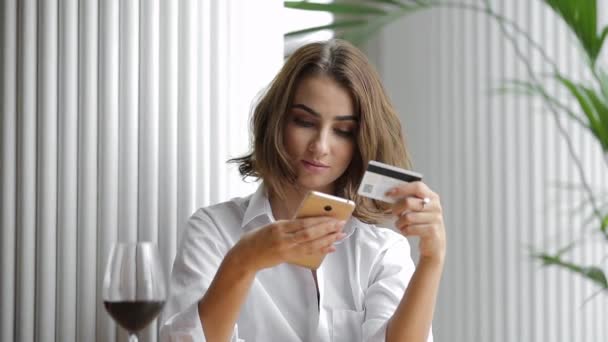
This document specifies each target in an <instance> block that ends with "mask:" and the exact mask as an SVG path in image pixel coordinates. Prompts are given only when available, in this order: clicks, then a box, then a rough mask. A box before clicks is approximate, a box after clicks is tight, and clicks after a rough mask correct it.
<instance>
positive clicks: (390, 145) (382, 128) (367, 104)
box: [229, 39, 411, 224]
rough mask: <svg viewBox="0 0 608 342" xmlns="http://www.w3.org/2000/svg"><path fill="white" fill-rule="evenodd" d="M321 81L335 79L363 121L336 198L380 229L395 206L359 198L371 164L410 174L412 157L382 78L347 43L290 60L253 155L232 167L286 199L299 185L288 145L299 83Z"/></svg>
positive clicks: (262, 113)
mask: <svg viewBox="0 0 608 342" xmlns="http://www.w3.org/2000/svg"><path fill="white" fill-rule="evenodd" d="M315 75H325V76H329V77H331V78H332V79H333V80H335V81H336V82H337V83H338V84H340V85H341V86H342V87H343V88H344V89H346V90H347V91H348V92H349V93H350V96H351V98H352V100H353V104H354V108H355V115H356V116H358V118H359V119H358V121H359V125H358V130H357V133H356V138H355V140H356V149H355V153H354V156H353V159H352V160H351V163H350V165H349V167H348V168H347V170H346V171H345V172H344V174H343V175H342V176H340V177H339V178H338V179H337V180H336V184H335V185H336V186H335V189H336V195H337V196H341V197H344V198H347V199H350V200H353V201H354V202H355V203H356V205H357V206H356V208H355V211H354V213H353V215H354V216H355V217H356V218H358V219H360V220H361V221H363V222H367V223H372V224H375V223H378V222H379V221H381V220H382V219H385V218H386V214H385V213H384V212H385V211H386V210H387V209H388V208H389V205H387V204H386V203H383V202H379V201H375V200H370V199H368V198H365V197H362V196H359V195H357V188H358V186H359V183H360V182H361V179H362V178H363V174H364V173H365V169H366V168H367V164H368V162H369V161H370V160H377V161H379V162H383V163H387V164H391V165H395V166H399V167H403V168H410V164H411V163H410V157H409V154H408V152H407V149H406V145H405V139H404V137H403V135H402V132H401V123H400V121H399V117H398V115H397V113H396V111H395V109H394V107H393V105H392V103H391V101H390V99H389V97H388V95H387V93H386V91H385V90H384V87H383V86H382V83H381V82H380V77H379V76H378V73H377V72H376V70H375V69H374V67H373V66H372V65H371V64H370V63H369V61H368V60H367V58H366V56H365V55H364V54H363V53H362V52H361V51H360V50H359V49H357V48H356V47H354V46H353V45H351V44H350V43H348V42H346V41H343V40H339V39H332V40H329V41H326V42H315V43H311V44H307V45H305V46H302V47H300V48H299V49H298V50H296V51H295V52H294V53H293V54H292V55H291V56H290V57H289V59H288V60H287V61H286V62H285V65H283V68H282V69H281V70H280V71H279V73H278V74H277V75H276V77H275V78H274V80H273V81H272V82H271V83H270V85H269V87H268V89H267V90H266V92H265V94H264V95H263V96H262V97H261V99H260V100H259V102H258V104H257V106H256V107H255V109H254V111H253V116H252V118H251V131H252V132H253V136H252V143H251V145H252V149H251V152H250V153H248V154H247V155H245V156H243V157H240V158H234V159H231V160H229V162H232V163H237V164H238V165H239V172H240V174H241V175H242V176H243V178H244V179H245V178H247V177H254V178H256V179H260V178H261V179H262V180H263V181H264V184H265V185H266V186H267V187H268V190H269V191H271V192H272V193H274V194H276V195H277V196H279V198H284V192H283V191H282V189H284V188H285V187H287V186H293V185H294V184H295V181H296V173H295V170H294V169H293V168H292V166H291V164H290V163H289V156H288V154H287V152H286V151H285V147H284V145H283V134H284V133H283V132H284V128H285V123H286V121H285V120H286V117H287V115H286V114H287V113H288V112H289V108H290V107H291V105H292V101H293V98H294V94H295V92H296V89H297V86H298V84H299V82H300V81H301V80H302V79H304V78H305V77H308V76H315Z"/></svg>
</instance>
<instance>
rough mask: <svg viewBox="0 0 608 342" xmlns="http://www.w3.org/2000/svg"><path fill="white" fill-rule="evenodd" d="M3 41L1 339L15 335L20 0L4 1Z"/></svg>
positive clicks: (0, 42) (0, 96) (0, 104)
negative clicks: (18, 4)
mask: <svg viewBox="0 0 608 342" xmlns="http://www.w3.org/2000/svg"><path fill="white" fill-rule="evenodd" d="M2 4H3V5H2V6H3V7H2V11H1V12H0V13H1V14H2V15H1V21H2V22H1V23H0V25H1V31H0V32H1V33H2V34H1V35H0V45H1V46H2V50H1V51H0V68H2V75H3V77H2V79H1V80H0V82H1V83H0V85H1V90H0V112H1V113H2V116H1V117H0V144H2V146H1V147H0V153H1V156H0V225H2V229H1V230H0V258H1V259H0V271H2V281H0V312H2V313H3V314H2V315H1V317H0V339H1V340H2V341H10V340H11V339H14V337H15V330H14V326H15V325H14V322H15V317H16V315H15V314H16V312H15V304H16V303H17V302H16V300H15V298H16V292H15V289H16V286H15V285H16V279H17V277H16V275H17V273H16V272H15V270H16V267H15V266H16V260H17V257H18V256H17V254H16V250H17V248H16V243H17V229H16V227H17V225H16V223H17V221H16V220H17V216H16V214H17V191H16V190H17V189H18V188H19V187H18V185H17V184H16V180H17V173H16V170H17V161H18V159H17V136H18V135H19V133H18V130H19V126H18V122H17V106H18V99H17V55H18V50H17V13H18V12H17V10H18V9H17V1H15V0H13V1H10V0H7V1H4V2H3V3H2Z"/></svg>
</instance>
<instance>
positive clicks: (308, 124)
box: [293, 118, 315, 127]
mask: <svg viewBox="0 0 608 342" xmlns="http://www.w3.org/2000/svg"><path fill="white" fill-rule="evenodd" d="M293 122H295V123H296V125H298V126H301V127H312V126H314V125H315V124H314V122H310V121H306V120H302V119H300V118H294V119H293Z"/></svg>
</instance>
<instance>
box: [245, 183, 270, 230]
mask: <svg viewBox="0 0 608 342" xmlns="http://www.w3.org/2000/svg"><path fill="white" fill-rule="evenodd" d="M261 216H266V218H267V219H268V220H269V222H274V221H275V219H274V216H273V215H272V210H271V208H270V202H269V201H268V195H267V194H266V187H265V186H264V183H261V184H260V185H259V186H258V189H257V190H256V192H254V193H253V195H251V197H250V198H249V204H248V205H247V209H246V210H245V215H243V222H242V223H241V227H242V228H245V227H246V226H247V225H248V224H249V223H251V221H253V220H255V219H256V218H258V217H261Z"/></svg>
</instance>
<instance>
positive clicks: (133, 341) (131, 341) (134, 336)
mask: <svg viewBox="0 0 608 342" xmlns="http://www.w3.org/2000/svg"><path fill="white" fill-rule="evenodd" d="M137 341H139V340H138V339H137V334H135V333H129V342H137Z"/></svg>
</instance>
